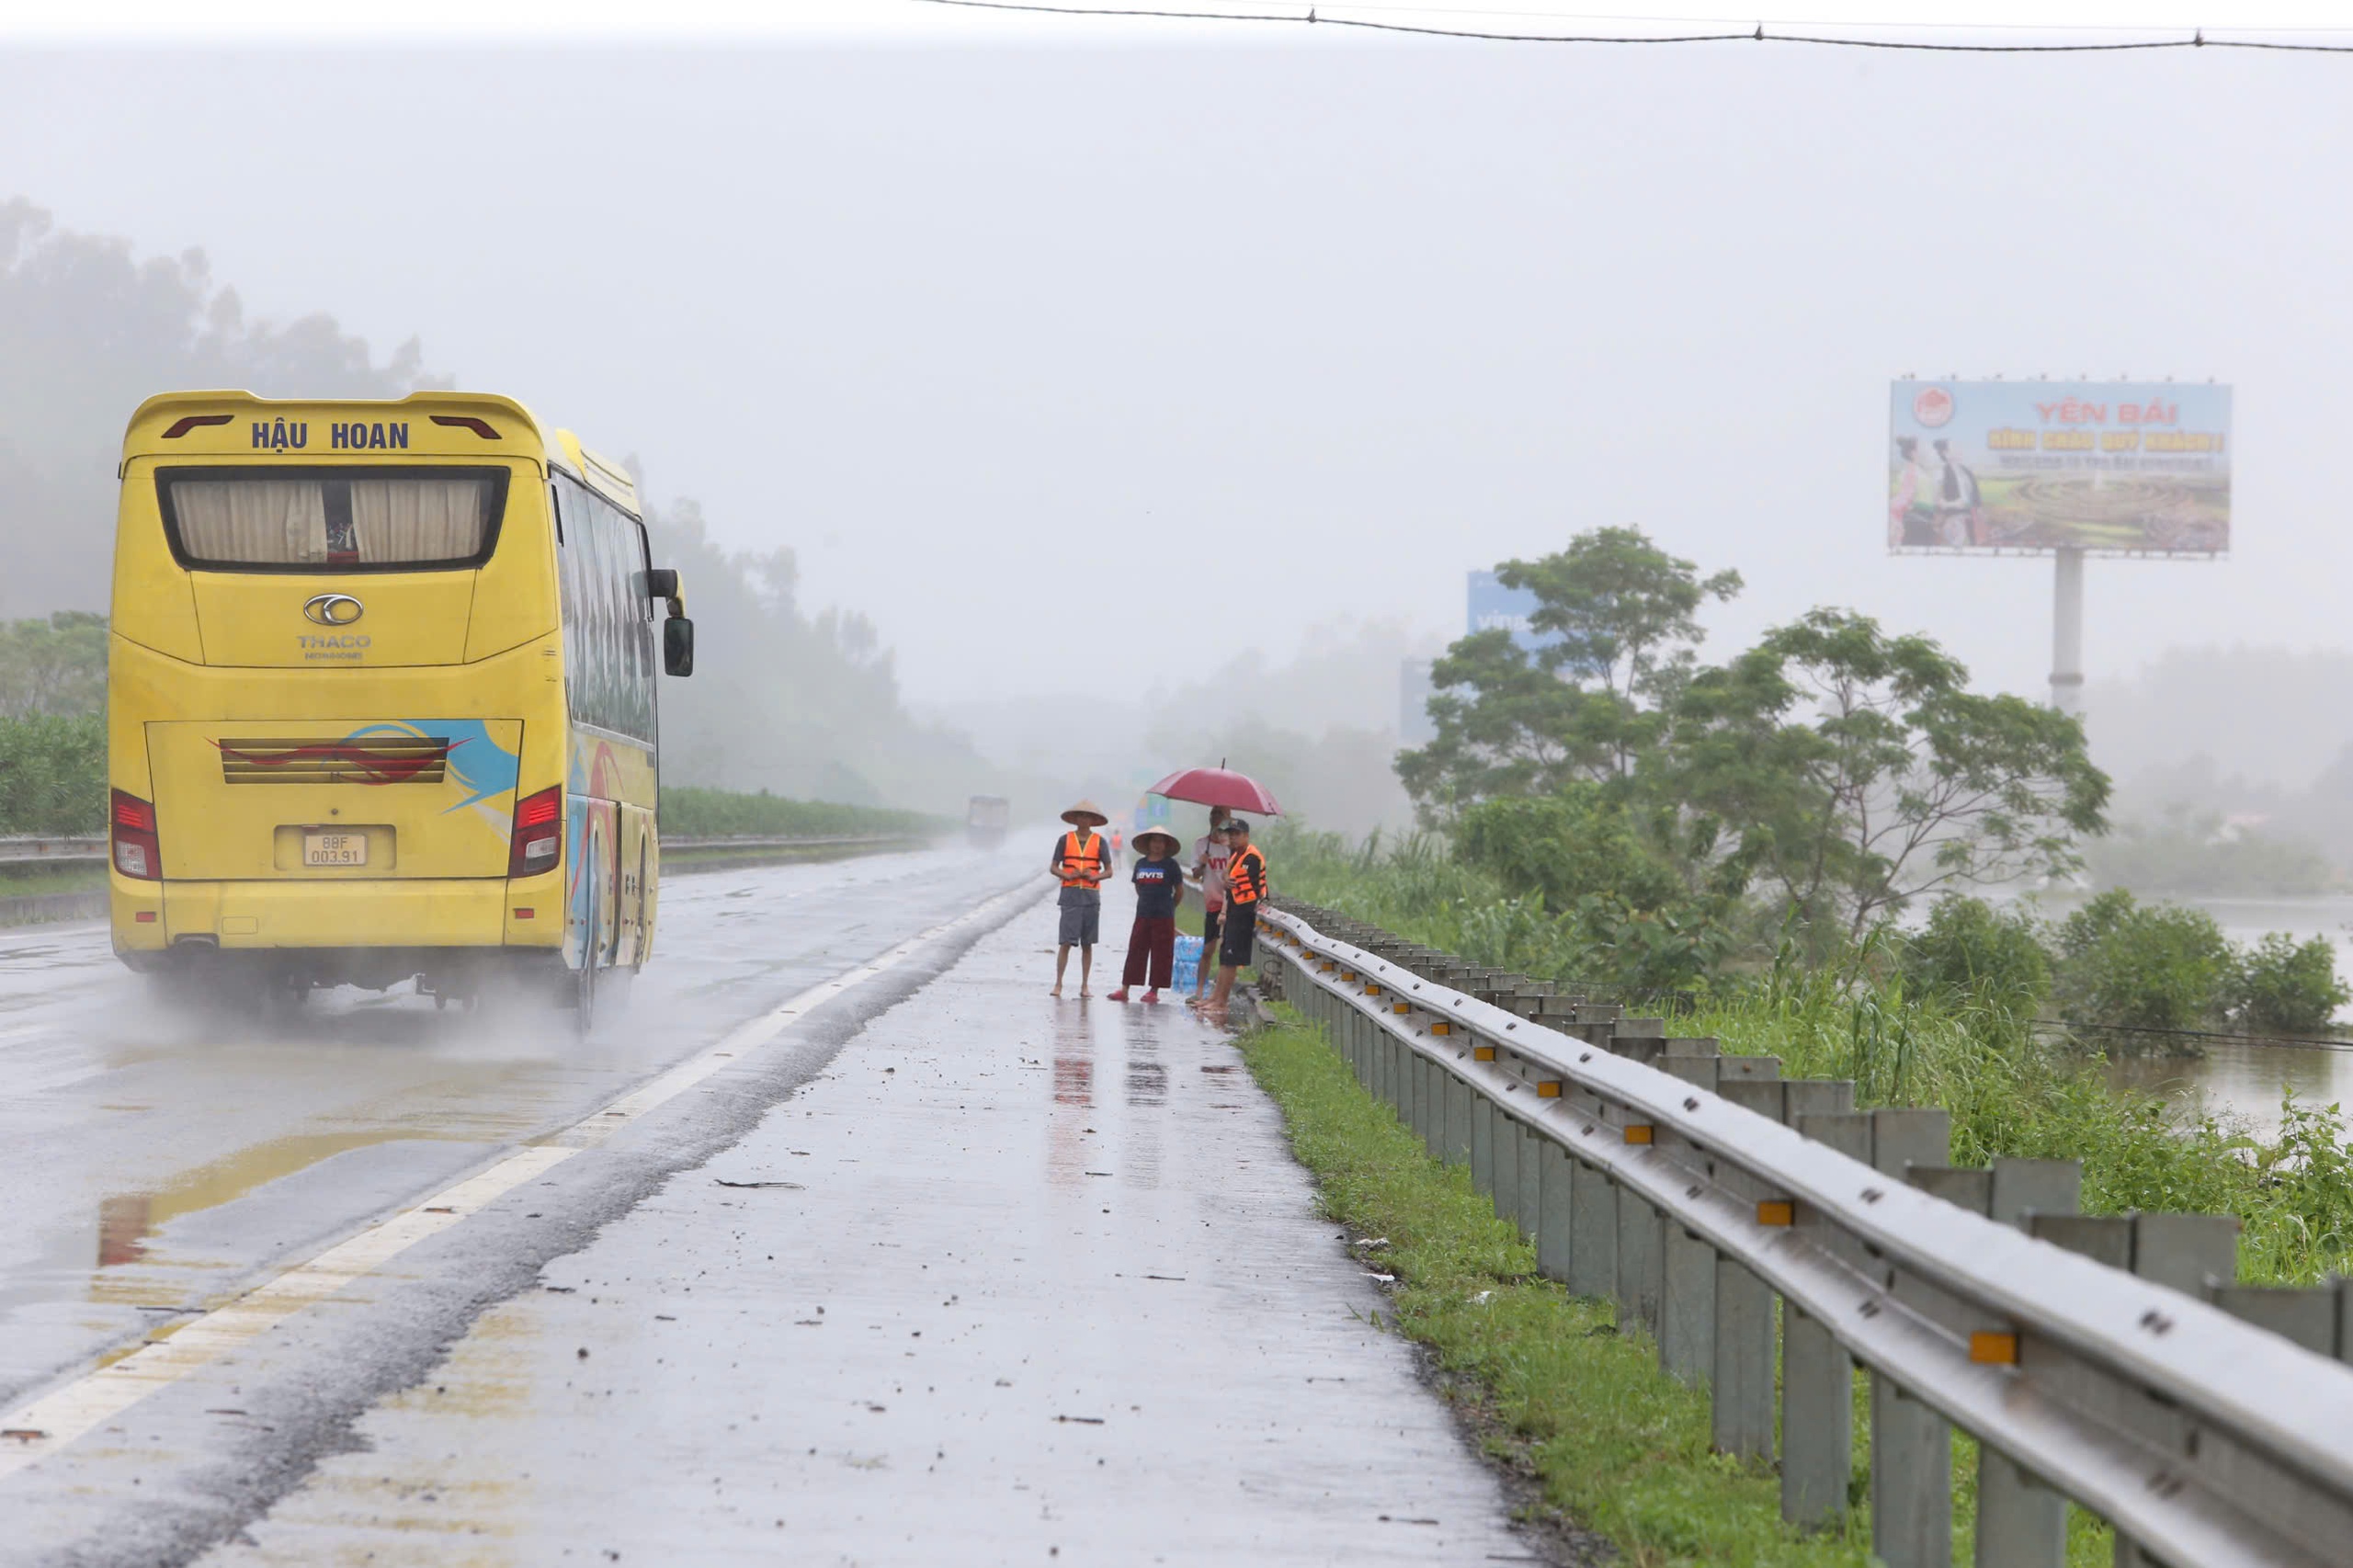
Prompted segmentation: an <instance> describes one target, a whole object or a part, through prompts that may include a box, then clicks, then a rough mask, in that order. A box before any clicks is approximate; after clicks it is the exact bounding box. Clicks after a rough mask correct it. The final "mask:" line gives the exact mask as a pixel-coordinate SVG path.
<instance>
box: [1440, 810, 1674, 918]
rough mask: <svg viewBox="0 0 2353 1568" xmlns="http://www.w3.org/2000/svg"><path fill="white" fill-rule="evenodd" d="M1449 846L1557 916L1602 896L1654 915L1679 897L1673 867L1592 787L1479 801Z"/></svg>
mask: <svg viewBox="0 0 2353 1568" xmlns="http://www.w3.org/2000/svg"><path fill="white" fill-rule="evenodd" d="M1453 840H1454V853H1455V855H1456V857H1457V858H1459V859H1461V860H1462V861H1463V862H1464V863H1465V864H1466V865H1472V866H1476V867H1478V868H1479V869H1482V870H1484V871H1489V872H1492V873H1494V875H1495V877H1496V878H1497V879H1498V880H1500V881H1502V882H1503V884H1504V885H1505V886H1506V887H1507V888H1509V889H1510V890H1511V891H1513V892H1518V893H1531V892H1533V893H1541V894H1543V895H1544V902H1545V903H1548V904H1550V905H1551V906H1552V908H1554V909H1569V908H1573V907H1574V905H1575V904H1576V903H1577V901H1578V900H1580V899H1583V898H1586V897H1588V896H1591V895H1594V894H1602V895H1606V896H1608V897H1611V898H1614V899H1615V900H1616V901H1617V902H1619V903H1622V904H1624V905H1625V906H1626V907H1627V908H1629V909H1639V910H1658V909H1665V908H1667V907H1668V906H1670V905H1672V904H1674V903H1677V902H1678V901H1679V900H1680V898H1681V897H1682V894H1683V891H1684V890H1683V881H1682V879H1681V878H1680V877H1679V876H1678V875H1677V873H1676V869H1675V868H1674V866H1673V865H1671V864H1669V863H1668V862H1667V860H1666V859H1665V858H1664V857H1663V856H1661V855H1659V854H1658V853H1657V852H1656V851H1655V850H1654V848H1653V847H1652V846H1650V845H1648V844H1646V843H1645V842H1644V841H1643V836H1642V835H1641V834H1640V833H1639V832H1638V831H1636V828H1635V824H1634V823H1633V821H1632V819H1631V818H1630V817H1629V816H1628V815H1627V813H1626V812H1624V811H1622V810H1620V809H1619V808H1618V807H1616V806H1613V805H1611V804H1610V803H1609V802H1608V801H1606V800H1604V799H1603V797H1602V790H1601V787H1600V786H1599V785H1596V784H1583V783H1580V784H1573V785H1570V786H1568V787H1566V788H1564V789H1563V790H1559V791H1558V792H1556V793H1554V794H1551V795H1540V796H1535V797H1527V796H1505V797H1501V798H1498V799H1496V800H1492V801H1481V802H1480V803H1479V804H1477V805H1475V806H1471V807H1467V808H1465V809H1464V811H1463V812H1462V813H1461V816H1460V817H1459V818H1458V819H1457V820H1456V822H1455V824H1454V832H1453Z"/></svg>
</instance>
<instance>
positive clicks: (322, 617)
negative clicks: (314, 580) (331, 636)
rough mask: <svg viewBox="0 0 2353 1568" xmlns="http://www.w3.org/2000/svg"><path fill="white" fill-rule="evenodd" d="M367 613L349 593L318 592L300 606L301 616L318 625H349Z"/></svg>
mask: <svg viewBox="0 0 2353 1568" xmlns="http://www.w3.org/2000/svg"><path fill="white" fill-rule="evenodd" d="M367 613H368V607H367V606H365V605H363V604H361V603H360V602H359V601H358V599H355V598H353V597H351V596H350V595H349V594H320V595H318V596H316V597H313V598H312V599H311V601H310V602H309V603H307V604H305V605H304V606H303V607H302V614H303V616H304V617H305V618H306V619H310V620H312V621H313V622H315V623H316V624H318V625H320V626H349V625H350V624H351V623H352V622H353V621H355V620H358V619H359V618H360V617H361V616H363V615H365V614H367Z"/></svg>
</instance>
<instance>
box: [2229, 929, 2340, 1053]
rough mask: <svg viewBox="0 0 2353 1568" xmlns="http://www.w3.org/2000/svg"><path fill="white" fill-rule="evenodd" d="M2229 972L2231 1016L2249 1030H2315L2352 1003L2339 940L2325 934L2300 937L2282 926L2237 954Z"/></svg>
mask: <svg viewBox="0 0 2353 1568" xmlns="http://www.w3.org/2000/svg"><path fill="white" fill-rule="evenodd" d="M2235 967H2236V972H2235V973H2234V974H2233V975H2232V976H2231V1017H2232V1018H2233V1019H2234V1021H2235V1022H2236V1023H2237V1024H2238V1026H2239V1028H2243V1029H2245V1030H2246V1031H2247V1032H2248V1033H2250V1034H2284V1035H2317V1034H2323V1033H2325V1032H2326V1031H2327V1029H2328V1028H2329V1026H2330V1025H2332V1024H2334V1023H2335V1022H2336V1013H2337V1009H2338V1008H2340V1007H2342V1006H2345V1004H2346V1003H2347V1002H2353V987H2348V986H2347V985H2346V983H2344V982H2343V981H2341V980H2339V979H2338V978H2337V977H2336V944H2335V943H2334V942H2331V941H2330V940H2329V939H2328V938H2327V937H2310V938H2308V939H2306V940H2304V941H2302V942H2299V941H2297V940H2296V939H2295V938H2294V937H2290V936H2289V935H2288V934H2287V933H2286V932H2284V931H2271V932H2267V933H2266V934H2265V936H2264V937H2263V940H2261V941H2260V942H2257V943H2256V945H2255V946H2254V947H2252V948H2249V949H2244V950H2242V951H2241V952H2240V953H2239V954H2238V962H2237V964H2236V966H2235Z"/></svg>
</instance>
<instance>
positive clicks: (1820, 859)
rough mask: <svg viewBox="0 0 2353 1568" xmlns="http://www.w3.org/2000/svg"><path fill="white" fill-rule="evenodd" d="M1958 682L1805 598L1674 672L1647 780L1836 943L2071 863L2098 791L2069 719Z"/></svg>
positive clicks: (1943, 663)
mask: <svg viewBox="0 0 2353 1568" xmlns="http://www.w3.org/2000/svg"><path fill="white" fill-rule="evenodd" d="M1968 680H1969V672H1968V670H1967V669H1965V668H1964V667H1963V666H1962V665H1961V663H1960V661H1958V660H1957V659H1954V658H1953V657H1952V656H1951V655H1949V654H1948V653H1945V652H1944V650H1943V649H1941V648H1939V647H1938V645H1937V644H1936V643H1935V642H1933V641H1931V640H1930V639H1928V638H1926V637H1920V636H1904V637H1891V636H1889V635H1887V634H1886V633H1885V632H1883V631H1881V630H1880V627H1879V623H1878V622H1876V621H1874V620H1872V619H1870V617H1868V616H1863V615H1858V614H1856V613H1855V612H1853V611H1851V610H1839V609H1817V610H1813V611H1812V612H1810V613H1809V614H1807V615H1805V616H1804V617H1802V618H1801V619H1798V620H1796V621H1794V622H1791V623H1790V625H1787V626H1783V627H1779V628H1778V629H1776V630H1774V631H1770V632H1768V633H1767V634H1766V637H1765V639H1764V641H1763V642H1761V643H1760V644H1759V645H1758V646H1757V647H1756V649H1755V650H1753V651H1752V652H1750V653H1746V654H1745V655H1743V656H1742V657H1741V658H1740V659H1738V660H1735V661H1734V662H1733V664H1732V665H1730V666H1727V667H1725V668H1723V669H1717V670H1708V671H1702V672H1700V673H1699V674H1698V675H1696V676H1693V677H1692V678H1691V679H1690V680H1689V682H1688V685H1687V687H1686V688H1685V690H1684V692H1683V694H1682V696H1681V697H1680V699H1678V701H1677V710H1676V713H1675V722H1676V729H1675V739H1674V745H1673V748H1672V751H1671V755H1670V756H1669V758H1668V759H1667V766H1666V767H1665V774H1666V775H1667V778H1666V779H1665V780H1664V782H1665V784H1666V786H1667V787H1668V788H1669V789H1671V790H1672V791H1673V792H1674V793H1675V795H1676V797H1677V799H1678V800H1679V801H1682V802H1683V803H1684V808H1685V809H1686V810H1687V811H1688V812H1694V813H1697V814H1699V815H1700V816H1702V817H1704V818H1707V819H1709V820H1710V821H1711V823H1712V824H1715V826H1716V828H1717V831H1718V833H1719V834H1720V838H1719V840H1718V841H1719V843H1720V845H1721V846H1722V853H1723V854H1724V855H1725V856H1726V857H1727V858H1729V859H1730V860H1731V861H1733V862H1734V863H1736V864H1739V865H1741V866H1743V867H1745V868H1747V869H1753V871H1754V874H1755V875H1756V877H1758V878H1761V879H1763V880H1765V881H1768V883H1770V884H1772V885H1774V886H1777V887H1778V888H1779V890H1780V892H1781V893H1782V894H1783V896H1784V897H1785V899H1786V900H1787V902H1788V903H1789V905H1790V907H1791V908H1792V909H1794V910H1795V911H1797V912H1798V914H1799V915H1800V916H1801V917H1802V918H1803V919H1804V920H1806V921H1807V922H1808V924H1809V926H1812V927H1814V928H1816V929H1820V930H1826V929H1828V928H1832V927H1834V926H1843V927H1844V929H1845V934H1846V936H1847V937H1848V938H1849V939H1851V938H1854V937H1859V936H1860V935H1861V934H1862V932H1863V931H1864V930H1865V929H1866V928H1867V927H1869V926H1870V925H1872V924H1873V923H1874V922H1876V921H1879V920H1882V919H1885V918H1888V917H1890V916H1892V915H1894V914H1896V913H1897V912H1898V911H1900V910H1901V909H1903V908H1904V905H1905V904H1906V903H1909V902H1910V901H1911V900H1913V899H1915V898H1918V897H1920V896H1922V895H1924V894H1930V893H1935V892H1945V891H1950V890H1953V889H1957V888H1960V887H1965V886H1970V885H1982V884H1985V883H1994V882H2003V881H2011V880H2014V879H2017V878H2021V877H2031V876H2038V875H2040V876H2050V875H2058V874H2063V873H2065V872H2068V871H2071V870H2073V869H2075V867H2076V866H2077V865H2078V864H2079V863H2080V862H2079V858H2078V857H2077V854H2076V851H2075V842H2076V838H2077V836H2078V835H2089V834H2096V833H2097V832H2099V831H2100V830H2101V829H2102V827H2103V826H2104V825H2105V821H2104V818H2103V816H2102V812H2104V811H2105V809H2106V807H2107V804H2108V798H2109V780H2108V777H2107V775H2105V774H2103V773H2102V772H2100V770H2099V769H2098V768H2097V767H2093V766H2092V763H2091V759H2090V757H2089V756H2088V755H2086V751H2085V746H2084V733H2083V727H2082V725H2081V724H2080V723H2078V722H2076V721H2075V720H2074V719H2072V718H2069V717H2067V716H2066V715H2064V714H2062V713H2058V712H2055V711H2053V710H2050V709H2046V708H2041V707H2038V706H2037V705H2035V704H2033V703H2030V702H2028V701H2026V700H2025V699H2021V698H2017V697H2003V696H1986V695H1984V694H1981V693H1978V692H1972V691H1971V690H1970V689H1969V687H1968Z"/></svg>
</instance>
